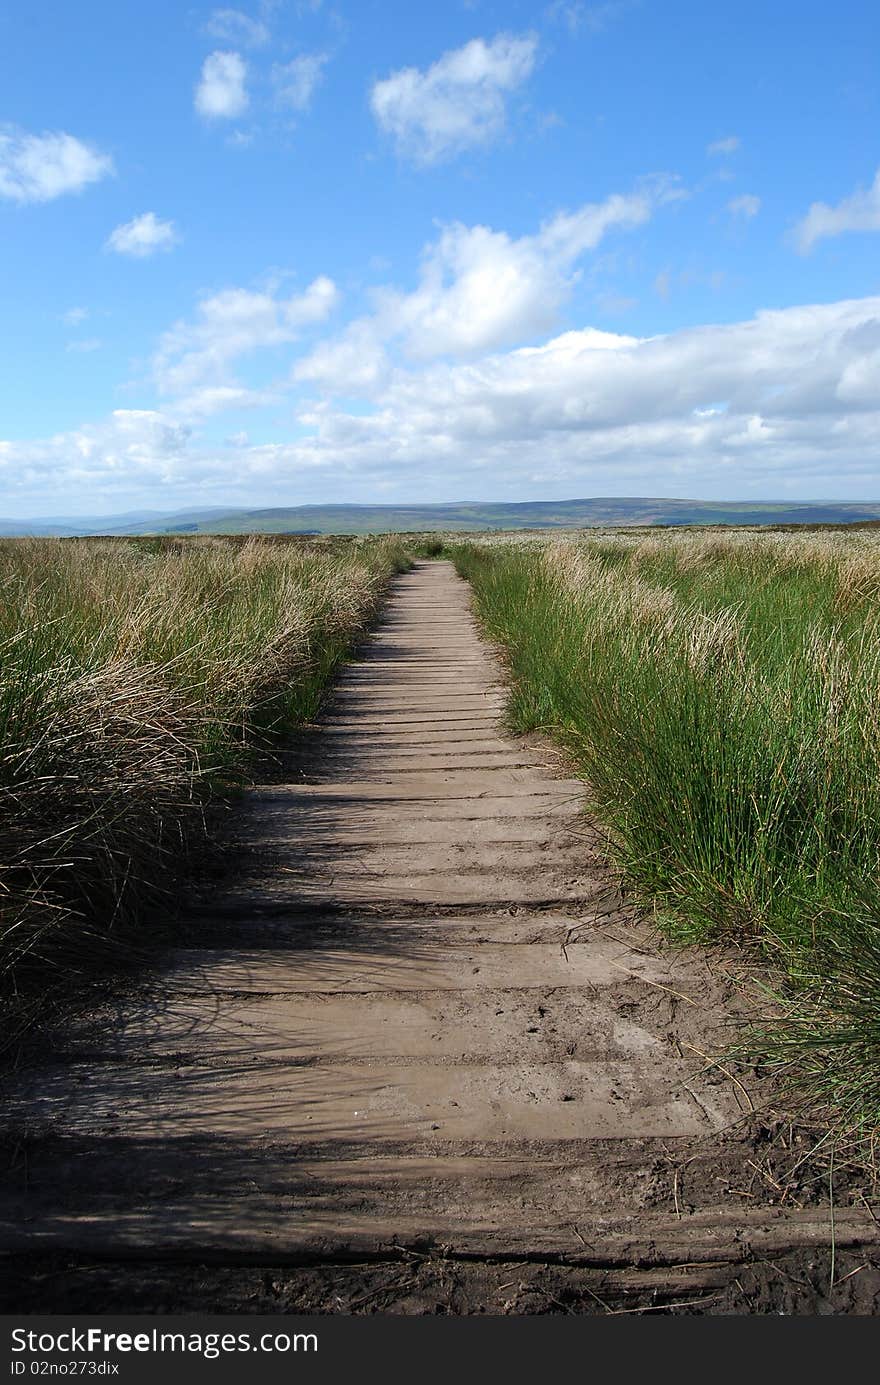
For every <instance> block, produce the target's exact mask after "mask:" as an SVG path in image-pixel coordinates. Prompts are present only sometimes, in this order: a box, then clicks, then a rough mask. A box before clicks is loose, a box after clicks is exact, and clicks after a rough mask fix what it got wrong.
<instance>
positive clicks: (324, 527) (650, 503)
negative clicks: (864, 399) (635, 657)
mask: <svg viewBox="0 0 880 1385" xmlns="http://www.w3.org/2000/svg"><path fill="white" fill-rule="evenodd" d="M866 522H867V523H870V522H874V523H880V503H878V504H846V505H841V504H835V503H833V502H831V501H821V502H814V503H810V504H801V505H793V504H791V503H785V504H784V503H781V502H778V503H770V502H768V503H766V504H757V503H754V502H744V501H715V500H670V499H664V498H660V499H656V498H643V497H635V498H629V497H624V498H609V499H595V500H530V501H523V502H519V503H494V502H491V501H485V502H483V501H477V502H462V503H459V504H454V505H296V506H292V507H284V508H278V509H265V510H232V509H229V510H224V509H222V508H218V507H214V508H211V509H208V508H205V509H196V508H193V509H189V510H183V511H178V512H176V513H173V514H165V515H163V514H160V513H158V512H156V511H141V512H134V513H133V514H132V513H129V514H125V515H110V516H105V517H104V518H99V517H96V516H89V517H83V518H71V519H63V518H54V517H53V518H52V519H36V520H0V535H4V534H5V535H22V534H34V535H59V536H62V537H72V536H74V535H84V534H121V535H134V534H384V533H400V532H402V531H407V530H412V531H417V532H422V533H424V532H425V531H431V530H453V531H455V530H458V531H461V532H467V531H469V530H470V531H474V530H487V529H579V528H590V527H593V526H600V527H606V526H607V527H617V526H639V525H681V524H749V525H754V524H858V523H866Z"/></svg>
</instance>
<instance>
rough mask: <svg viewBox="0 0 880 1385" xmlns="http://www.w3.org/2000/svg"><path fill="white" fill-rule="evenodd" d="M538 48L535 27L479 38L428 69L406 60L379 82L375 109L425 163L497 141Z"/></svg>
mask: <svg viewBox="0 0 880 1385" xmlns="http://www.w3.org/2000/svg"><path fill="white" fill-rule="evenodd" d="M537 52H538V40H537V38H536V36H535V35H534V34H520V35H516V34H499V35H497V37H496V38H494V39H492V40H491V42H487V41H486V40H485V39H482V38H476V39H472V40H471V42H470V43H466V44H465V45H464V47H462V48H456V49H454V50H452V51H451V52H448V53H444V54H443V56H442V57H441V58H439V59H438V61H437V62H435V63H434V64H433V66H431V67H429V68H427V70H426V71H421V70H420V69H419V68H416V67H405V68H401V69H400V70H399V71H397V72H392V74H391V76H390V77H386V78H384V79H383V80H382V81H379V82H376V83H375V85H374V87H373V89H372V92H371V94H370V105H371V107H372V111H373V115H374V116H375V118H376V120H377V122H378V124H379V127H380V128H381V129H382V130H383V131H384V132H385V133H386V134H388V135H391V136H392V138H393V139H394V140H395V142H396V144H397V148H398V150H399V152H400V153H401V154H403V155H404V156H406V157H408V158H411V159H412V160H414V162H416V163H420V164H433V163H438V162H440V161H441V160H443V159H448V158H451V157H452V156H454V155H455V154H459V153H461V152H462V151H463V150H465V149H471V148H474V147H475V146H480V145H487V144H490V143H491V142H492V140H494V139H496V138H497V137H498V135H499V134H500V133H501V132H502V130H503V129H504V125H505V120H506V113H507V98H508V96H509V95H510V93H511V92H513V91H515V90H516V88H517V87H519V86H521V85H522V83H523V82H525V81H526V80H527V78H528V77H529V76H530V74H531V72H532V70H533V69H534V66H535V61H536V58H537Z"/></svg>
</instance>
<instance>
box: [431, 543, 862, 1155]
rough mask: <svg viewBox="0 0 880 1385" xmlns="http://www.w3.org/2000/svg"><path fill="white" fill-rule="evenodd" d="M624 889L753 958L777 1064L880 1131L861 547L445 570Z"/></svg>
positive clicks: (622, 547) (552, 551)
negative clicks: (736, 942)
mask: <svg viewBox="0 0 880 1385" xmlns="http://www.w3.org/2000/svg"><path fill="white" fill-rule="evenodd" d="M456 562H457V565H458V569H459V571H460V572H461V573H462V575H464V576H465V577H467V578H468V579H469V580H470V581H471V582H472V584H473V586H474V589H475V591H476V598H477V605H478V609H479V612H480V614H481V616H482V619H483V621H484V623H485V626H486V628H487V630H488V632H489V633H490V635H491V636H492V637H493V638H495V639H496V640H497V641H499V642H500V643H501V644H502V645H503V647H504V649H505V650H506V654H507V659H508V661H509V664H510V669H511V673H512V677H513V692H512V697H511V704H510V715H511V718H512V720H513V722H514V723H515V725H516V726H517V727H518V728H519V729H521V730H526V729H533V728H536V727H541V728H548V729H550V730H552V731H553V732H554V733H555V734H556V735H557V736H558V737H559V738H560V739H561V740H562V741H563V742H564V743H565V745H566V746H567V747H568V749H569V751H570V752H571V754H572V755H573V757H574V758H575V761H576V762H577V764H578V766H579V768H580V770H581V772H582V773H583V776H584V778H585V780H586V781H587V782H588V784H589V788H590V793H591V795H592V798H593V801H594V806H595V809H596V811H597V813H598V815H599V816H600V818H601V819H602V820H603V821H604V823H605V824H606V825H607V827H608V830H609V837H610V841H611V843H612V845H613V850H614V852H615V854H616V856H617V858H618V860H619V862H620V864H621V866H622V867H623V870H624V872H625V875H626V878H627V880H628V882H629V885H630V888H631V890H632V891H633V892H634V893H635V894H636V895H637V896H638V897H639V898H640V899H641V900H643V901H644V902H650V903H651V904H652V905H653V906H654V907H655V908H656V910H657V913H658V917H659V919H660V922H661V924H662V926H663V927H664V928H665V929H666V931H667V932H668V933H670V934H671V935H672V936H673V937H675V938H676V939H678V940H681V941H700V940H703V941H704V940H707V939H712V938H722V937H728V938H729V937H736V938H739V939H749V940H752V941H754V942H755V943H757V944H759V945H760V946H761V947H762V948H763V949H764V950H765V951H766V953H767V954H769V955H770V957H771V958H772V960H773V962H774V964H775V965H776V966H777V967H778V968H779V971H780V974H781V975H782V976H783V977H784V988H785V995H786V1002H785V1004H786V1007H787V1008H786V1020H785V1023H784V1024H782V1025H775V1026H774V1027H773V1028H772V1030H768V1031H767V1032H765V1034H764V1037H763V1042H764V1047H765V1050H766V1052H767V1053H768V1054H770V1055H772V1057H773V1059H774V1061H775V1062H776V1063H778V1064H780V1065H783V1066H785V1067H786V1068H787V1069H789V1070H790V1071H792V1072H793V1073H795V1074H796V1075H797V1077H798V1078H799V1080H800V1081H801V1082H802V1083H803V1084H804V1085H805V1086H806V1087H807V1088H808V1089H809V1090H810V1091H811V1092H812V1094H813V1095H814V1096H815V1097H816V1098H818V1099H820V1100H821V1101H823V1102H826V1103H827V1104H828V1106H829V1109H833V1111H834V1112H835V1113H836V1114H835V1119H838V1120H840V1121H842V1122H844V1123H845V1124H847V1125H848V1126H850V1127H852V1126H857V1127H859V1128H867V1127H870V1128H871V1129H876V1128H877V1127H878V1126H880V921H878V905H877V901H878V886H880V764H878V752H880V604H878V593H880V546H877V545H876V543H875V542H872V541H870V540H868V539H865V540H863V541H860V542H855V541H852V540H848V539H845V538H840V539H838V538H836V537H835V538H831V537H828V538H823V539H822V540H819V539H809V538H800V537H791V536H787V535H786V536H777V535H765V536H750V537H743V536H737V537H734V536H731V537H729V538H727V537H705V536H704V537H699V536H695V535H692V534H686V535H674V534H673V535H667V536H665V537H662V538H657V539H648V540H642V541H640V542H639V541H633V540H631V539H623V538H621V539H613V538H611V539H603V540H594V541H592V542H590V541H586V542H581V543H568V544H562V545H558V546H555V547H549V548H548V547H544V548H543V549H537V548H535V547H532V548H518V547H515V546H513V545H508V546H504V545H498V546H495V547H492V548H489V547H481V546H476V545H475V546H470V547H462V548H460V549H458V550H457V551H456Z"/></svg>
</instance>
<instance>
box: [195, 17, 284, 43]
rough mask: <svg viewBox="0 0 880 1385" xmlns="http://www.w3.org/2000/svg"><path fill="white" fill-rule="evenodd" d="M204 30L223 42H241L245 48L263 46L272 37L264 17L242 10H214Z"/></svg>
mask: <svg viewBox="0 0 880 1385" xmlns="http://www.w3.org/2000/svg"><path fill="white" fill-rule="evenodd" d="M204 31H205V33H206V34H210V36H211V38H218V39H220V40H221V42H223V43H235V44H241V45H242V47H245V48H262V47H264V46H265V44H267V43H268V42H269V39H270V37H271V35H270V32H269V26H268V25H267V24H264V22H263V21H262V19H252V18H251V16H250V15H249V14H245V13H244V12H243V11H242V10H231V9H227V10H213V11H212V12H211V14H210V15H209V16H208V18H207V19H206V21H205V24H204Z"/></svg>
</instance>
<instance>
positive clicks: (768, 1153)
mask: <svg viewBox="0 0 880 1385" xmlns="http://www.w3.org/2000/svg"><path fill="white" fill-rule="evenodd" d="M503 704H504V693H503V687H502V685H501V682H500V673H499V667H498V665H497V663H496V662H495V660H494V658H493V656H492V653H491V651H490V650H489V649H488V648H487V647H486V645H485V644H484V643H483V642H482V641H481V639H480V637H479V635H478V632H477V630H476V628H475V625H474V622H473V620H472V618H471V615H470V612H469V601H468V590H467V588H466V586H465V585H464V584H463V583H462V582H460V581H459V579H458V578H457V577H456V576H455V574H454V572H453V569H452V568H451V566H450V565H449V564H446V563H424V564H420V565H419V566H418V567H417V568H416V570H415V571H414V572H412V573H410V574H408V575H406V576H404V577H402V578H400V579H399V580H398V582H397V584H396V587H395V591H394V594H393V597H392V599H391V602H390V604H389V606H388V609H387V613H386V616H385V619H384V621H383V624H382V626H381V628H380V629H379V630H378V632H377V633H376V635H375V636H374V637H373V638H372V640H371V641H370V642H369V644H368V646H367V647H366V648H365V650H364V652H363V658H362V659H361V660H359V661H358V662H356V663H353V664H351V665H350V666H349V667H348V668H347V669H346V671H345V672H344V674H343V676H342V678H341V680H340V682H339V684H338V687H337V690H336V694H335V697H334V699H333V701H332V703H331V704H330V706H329V708H328V711H327V714H326V716H325V717H324V718H323V720H322V722H321V724H320V726H319V727H317V728H315V729H314V730H313V731H312V732H311V733H309V736H308V737H307V738H306V741H305V742H304V743H303V744H302V745H301V746H300V747H299V748H298V750H297V752H296V753H295V754H294V753H292V754H291V756H290V758H289V760H288V766H287V780H286V782H282V783H274V784H267V785H265V786H263V787H262V788H260V789H258V790H257V791H255V792H253V793H252V794H250V795H248V797H247V799H246V800H245V801H244V803H243V804H242V806H241V807H240V809H238V810H237V811H236V813H235V814H234V816H233V818H232V820H231V821H230V823H229V828H228V832H227V834H226V839H225V844H224V852H223V856H222V859H221V860H220V861H218V863H217V865H216V867H215V871H214V878H212V879H211V880H209V881H207V882H203V884H202V887H201V889H200V890H199V891H197V892H196V891H194V892H193V897H192V898H191V899H190V900H189V901H187V904H186V908H185V912H184V916H183V918H182V920H181V936H182V937H183V941H184V944H185V945H183V946H179V947H176V948H173V949H170V950H167V951H166V952H164V953H163V954H162V956H161V958H159V959H157V961H156V965H155V966H154V967H153V968H152V970H150V971H149V972H148V973H146V974H145V975H144V976H142V978H141V980H140V983H139V985H138V987H137V988H136V990H134V991H132V990H129V991H128V992H126V993H125V994H123V995H121V996H120V997H119V998H118V999H117V1000H116V1001H114V1002H113V1003H112V1004H111V1003H107V1004H105V1005H103V1006H101V1007H99V1008H97V1009H93V1010H92V1011H91V1012H90V1013H89V1014H87V1015H84V1016H82V1017H81V1018H80V1019H78V1020H73V1019H72V1020H70V1021H69V1022H68V1023H67V1024H66V1025H65V1027H64V1029H63V1030H62V1031H61V1032H60V1033H58V1034H57V1035H56V1036H55V1041H54V1047H53V1051H52V1054H51V1057H48V1058H47V1057H45V1056H44V1057H43V1058H42V1060H41V1061H35V1062H33V1063H31V1064H30V1065H26V1066H25V1067H23V1068H22V1069H21V1070H20V1071H19V1073H18V1074H17V1077H16V1080H15V1082H14V1084H13V1086H12V1088H11V1090H10V1091H9V1093H8V1099H7V1104H6V1105H7V1115H6V1131H7V1137H8V1138H7V1145H6V1148H7V1154H8V1172H7V1178H6V1180H5V1192H4V1194H3V1196H2V1205H0V1213H2V1230H0V1246H2V1250H3V1252H4V1261H3V1268H4V1283H5V1287H4V1289H3V1292H2V1299H0V1302H2V1306H3V1307H5V1308H6V1309H7V1311H9V1310H10V1309H19V1310H22V1311H30V1312H37V1311H42V1312H46V1311H49V1312H51V1311H62V1310H64V1309H68V1310H74V1311H79V1310H86V1309H88V1310H91V1311H100V1310H101V1309H106V1310H107V1311H110V1310H111V1309H112V1310H114V1311H117V1312H120V1311H125V1310H126V1309H132V1310H135V1311H140V1312H164V1311H175V1310H178V1311H179V1310H183V1309H185V1308H190V1309H196V1308H198V1309H211V1308H216V1309H217V1310H218V1311H219V1310H224V1311H256V1312H267V1311H279V1312H288V1311H300V1312H302V1311H306V1312H377V1311H378V1312H407V1313H411V1312H416V1313H421V1312H453V1313H473V1312H493V1313H527V1312H583V1313H594V1312H610V1311H638V1312H643V1311H672V1312H734V1313H735V1312H739V1313H744V1312H807V1313H820V1312H870V1311H872V1310H873V1309H874V1308H876V1306H877V1305H878V1303H880V1275H878V1224H877V1222H876V1221H875V1219H874V1217H873V1216H872V1215H871V1213H870V1211H869V1210H868V1209H867V1208H866V1207H865V1206H864V1205H862V1204H861V1203H860V1202H859V1201H858V1200H857V1199H856V1198H855V1197H853V1198H852V1199H850V1200H849V1203H846V1202H844V1204H842V1205H840V1206H838V1207H837V1208H836V1209H835V1213H834V1225H833V1229H832V1224H831V1217H830V1213H829V1207H828V1203H827V1197H825V1199H824V1200H823V1197H822V1193H821V1189H820V1188H817V1187H816V1185H815V1184H814V1183H813V1182H811V1180H810V1178H809V1177H807V1176H806V1173H802V1174H801V1176H800V1178H798V1177H797V1176H796V1170H797V1169H798V1167H799V1166H800V1165H799V1160H802V1159H803V1155H804V1153H805V1152H806V1150H805V1149H804V1148H802V1145H803V1143H804V1140H805V1137H804V1136H803V1135H798V1133H797V1131H796V1130H795V1129H793V1128H791V1127H787V1126H786V1125H785V1124H784V1122H783V1121H782V1120H781V1118H780V1117H779V1116H777V1114H776V1113H775V1105H774V1094H773V1092H772V1091H769V1090H768V1089H767V1087H766V1085H764V1084H762V1083H761V1082H760V1081H759V1080H758V1078H757V1076H756V1075H755V1074H754V1073H753V1072H749V1071H747V1070H743V1069H741V1068H740V1069H734V1067H733V1066H732V1065H731V1064H730V1063H729V1062H728V1061H726V1060H723V1059H722V1060H721V1061H720V1062H719V1063H716V1062H713V1061H712V1059H713V1058H714V1057H717V1056H718V1055H721V1054H723V1053H724V1051H725V1050H726V1049H727V1048H728V1047H729V1046H730V1044H731V1043H732V1041H733V1040H734V1038H735V1037H736V1035H737V1034H738V1033H739V1032H740V1031H741V1029H742V1026H743V1023H744V1021H745V1020H746V1019H747V1016H748V1011H749V1000H748V995H747V988H744V987H743V985H742V984H741V978H740V977H739V975H738V972H737V968H736V965H735V961H734V960H732V959H725V958H723V957H718V956H716V957H714V958H713V959H712V964H711V965H709V964H708V962H707V958H706V956H705V955H704V954H702V953H701V952H700V951H699V950H691V951H690V952H688V953H687V954H676V953H675V952H674V951H673V950H672V949H670V948H668V947H664V946H662V945H661V944H660V943H659V942H658V940H657V938H656V936H655V935H654V934H653V932H652V930H651V929H650V927H649V926H648V924H647V922H646V921H645V920H644V919H640V918H639V917H638V916H636V915H635V913H634V912H633V910H632V909H631V908H629V907H628V906H627V904H626V902H625V900H624V899H623V898H622V897H621V895H620V893H619V890H618V888H617V884H616V881H615V879H614V877H613V874H612V873H611V872H610V870H609V869H608V867H607V865H606V864H605V862H604V860H603V855H602V843H601V837H600V835H599V834H598V833H597V832H596V830H595V829H594V828H592V827H591V825H590V823H589V821H588V819H586V818H585V816H584V814H583V811H582V798H583V786H582V785H581V784H580V783H579V781H577V780H571V779H566V778H564V777H561V776H560V773H559V771H558V768H557V762H555V761H554V759H553V757H552V754H551V753H550V752H549V750H548V749H547V748H546V747H543V746H541V745H538V744H533V743H525V742H521V741H517V740H515V739H511V738H510V737H509V736H507V735H505V734H504V733H503V731H502V730H501V728H500V725H499V714H500V712H501V710H502V708H503ZM799 1142H800V1143H799ZM783 1167H784V1169H785V1176H784V1177H783V1173H782V1170H783ZM804 1167H806V1166H804ZM832 1240H833V1247H834V1249H833V1255H832V1250H831V1247H832Z"/></svg>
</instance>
